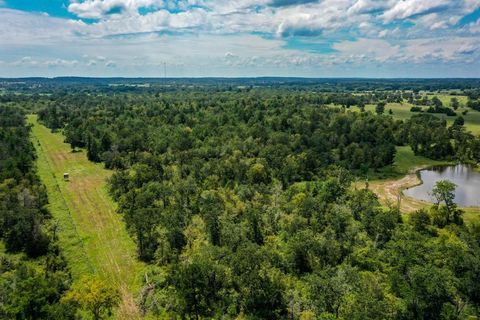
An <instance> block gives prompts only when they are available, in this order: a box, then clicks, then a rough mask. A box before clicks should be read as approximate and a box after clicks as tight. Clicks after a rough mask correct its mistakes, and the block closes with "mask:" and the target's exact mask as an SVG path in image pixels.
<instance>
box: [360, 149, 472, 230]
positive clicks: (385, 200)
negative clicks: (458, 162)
mask: <svg viewBox="0 0 480 320" xmlns="http://www.w3.org/2000/svg"><path fill="white" fill-rule="evenodd" d="M448 164H452V163H451V162H446V161H436V160H431V159H428V158H425V157H420V156H416V155H415V154H414V153H413V151H412V150H411V148H410V147H408V146H405V147H397V154H396V155H395V162H394V164H393V165H392V166H390V167H388V168H385V169H383V170H382V171H381V172H380V173H377V178H378V177H389V176H390V177H392V178H390V179H377V180H373V181H370V182H369V188H370V189H371V190H372V191H373V192H375V193H376V194H377V195H378V197H379V198H380V201H381V202H382V204H383V205H385V206H388V205H396V204H397V203H398V200H399V197H400V209H401V211H402V212H403V213H410V212H412V211H415V210H418V209H422V208H428V207H430V206H431V203H428V202H425V201H419V200H415V199H413V198H410V197H406V196H404V195H403V194H402V190H404V189H406V188H410V187H413V186H415V185H417V184H419V183H421V181H420V179H419V178H418V176H417V174H416V171H417V170H419V169H420V168H425V167H431V166H435V165H448ZM395 177H396V178H395ZM358 187H362V185H359V186H358ZM463 209H464V210H465V215H464V220H465V222H466V223H475V222H478V223H480V208H463Z"/></svg>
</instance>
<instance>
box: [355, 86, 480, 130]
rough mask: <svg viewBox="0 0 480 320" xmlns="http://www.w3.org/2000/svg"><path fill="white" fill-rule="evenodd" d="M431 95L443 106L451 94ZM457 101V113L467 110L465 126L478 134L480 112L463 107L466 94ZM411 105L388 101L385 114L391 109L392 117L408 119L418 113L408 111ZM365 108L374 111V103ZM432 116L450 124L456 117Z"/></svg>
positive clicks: (435, 114)
mask: <svg viewBox="0 0 480 320" xmlns="http://www.w3.org/2000/svg"><path fill="white" fill-rule="evenodd" d="M433 96H436V97H438V98H439V99H440V100H441V101H442V102H443V104H444V106H447V107H450V99H451V98H452V97H453V96H450V95H445V94H443V95H442V94H438V95H434V94H428V97H429V99H431V98H432V97H433ZM455 97H456V98H457V99H458V101H459V102H460V108H458V110H457V111H455V112H456V113H457V115H462V112H463V111H465V110H467V111H468V113H467V114H466V115H464V116H463V118H464V119H465V128H466V129H467V130H469V131H471V132H472V133H473V134H475V135H480V112H479V111H475V110H472V109H467V108H466V107H465V104H466V103H467V97H466V96H455ZM412 106H413V105H412V104H410V103H408V102H406V101H405V102H403V103H388V104H387V105H386V106H385V114H388V111H389V110H390V109H391V110H392V112H393V115H392V116H393V117H394V118H395V119H399V120H407V119H410V117H411V116H412V115H415V114H418V113H415V112H410V108H411V107H412ZM423 109H424V110H426V109H427V108H426V107H423ZM350 110H352V111H355V112H358V111H359V109H358V108H357V107H356V106H353V107H351V108H350ZM365 110H367V111H371V112H375V105H373V104H368V105H366V106H365ZM432 114H433V115H434V116H436V117H439V118H445V119H446V120H447V123H448V124H449V125H451V124H452V123H453V121H454V120H455V118H456V117H448V116H447V115H445V114H438V113H432Z"/></svg>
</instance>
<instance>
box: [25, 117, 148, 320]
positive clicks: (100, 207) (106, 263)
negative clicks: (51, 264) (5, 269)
mask: <svg viewBox="0 0 480 320" xmlns="http://www.w3.org/2000/svg"><path fill="white" fill-rule="evenodd" d="M28 122H29V123H30V124H31V125H32V142H33V144H34V146H35V149H36V152H37V167H38V174H39V176H40V178H41V180H42V182H43V183H44V184H45V186H46V188H47V191H48V196H49V210H50V212H51V213H52V215H53V217H54V219H55V221H56V223H57V234H58V237H59V242H60V245H61V246H62V249H63V251H64V254H65V256H66V258H67V261H68V263H69V267H70V268H71V271H72V275H73V277H74V278H75V279H79V278H80V277H81V276H82V275H85V274H95V275H98V276H99V277H101V278H102V279H104V280H106V281H108V282H109V283H111V284H112V285H114V286H116V287H117V288H118V289H119V290H120V292H121V295H122V301H121V303H120V306H119V307H118V310H116V313H115V318H116V319H140V313H139V311H138V308H137V306H136V303H135V298H134V297H135V296H136V294H137V292H138V291H139V289H140V283H139V275H141V271H142V269H143V267H144V266H143V264H141V263H140V262H138V261H137V260H136V258H135V256H136V255H135V244H134V242H133V240H132V239H131V238H130V237H129V235H128V233H127V231H126V229H125V225H124V222H123V221H122V218H121V216H120V215H118V214H116V213H115V209H116V205H115V202H114V201H113V200H112V199H111V198H110V197H109V195H108V193H107V189H106V179H107V178H108V177H110V175H111V171H109V170H106V169H104V168H103V166H102V165H101V164H95V163H92V162H90V161H88V159H87V157H86V155H85V153H84V152H82V151H81V152H72V150H71V148H70V146H69V145H68V144H66V143H64V142H63V139H64V137H63V135H62V134H60V133H52V132H51V131H50V130H49V129H48V128H46V127H45V126H43V125H41V124H40V123H38V121H37V116H35V115H29V116H28ZM64 172H68V173H69V174H70V181H64V180H63V173H64Z"/></svg>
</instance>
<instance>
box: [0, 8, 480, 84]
mask: <svg viewBox="0 0 480 320" xmlns="http://www.w3.org/2000/svg"><path fill="white" fill-rule="evenodd" d="M0 1H1V0H0ZM294 2H295V1H294ZM269 3H271V0H260V1H254V0H239V1H229V0H181V1H173V0H164V1H161V0H103V1H101V0H87V1H73V2H72V3H71V4H70V6H69V10H70V11H71V12H73V13H74V14H77V15H78V16H79V17H95V18H96V19H98V20H96V22H95V23H89V24H87V23H85V22H83V21H81V20H73V19H70V20H68V19H59V18H55V17H51V16H45V15H41V14H33V13H26V12H22V11H17V10H11V9H5V8H0V47H1V48H2V50H1V51H0V59H1V60H3V61H4V63H3V64H2V65H1V66H0V76H1V75H2V74H3V75H4V74H9V72H11V71H12V70H13V71H15V70H26V71H28V70H41V68H45V67H47V68H49V70H50V69H51V70H55V72H58V73H60V72H64V73H66V74H72V73H82V74H83V73H85V74H87V75H88V74H90V75H94V74H97V73H98V74H99V75H104V74H105V75H108V74H114V72H120V73H121V74H124V75H125V74H127V75H133V74H136V75H142V74H145V75H151V76H155V75H162V74H163V63H164V62H167V65H168V69H169V71H168V73H169V74H172V75H173V74H175V75H193V74H199V75H207V74H208V75H222V72H226V71H225V70H234V71H229V72H231V73H234V74H236V75H241V74H244V73H246V72H249V70H250V71H251V72H255V70H256V72H257V73H258V72H260V71H259V70H265V71H264V72H265V74H269V73H268V72H269V71H270V72H272V73H274V74H279V73H281V72H286V73H288V72H290V73H294V72H297V70H301V71H302V72H303V73H302V74H305V75H306V74H308V75H311V74H313V73H315V72H317V71H318V70H324V69H325V68H337V69H336V70H340V69H341V68H347V67H348V68H350V69H354V68H367V66H372V65H374V64H380V65H390V64H391V65H398V66H400V65H402V66H403V65H405V64H408V63H415V64H421V63H429V62H431V61H439V62H443V63H459V64H461V63H475V58H477V61H478V59H480V57H479V44H478V42H479V40H477V38H478V33H480V20H479V21H476V22H474V23H470V24H468V25H466V26H464V27H458V26H457V25H456V24H457V23H458V21H460V19H461V18H462V17H463V16H465V15H466V14H468V13H471V12H473V10H475V8H478V7H480V1H478V0H476V1H472V0H432V1H418V0H405V1H397V0H322V1H318V2H309V1H307V3H303V4H297V5H288V6H277V7H271V6H268V5H267V4H269ZM454 4H456V5H455V6H454ZM256 5H263V7H256ZM192 6H193V7H192ZM116 8H117V9H116ZM118 8H121V10H120V9H118ZM139 8H155V10H151V12H148V13H144V14H140V13H139ZM443 8H448V9H449V10H443ZM112 10H113V11H112ZM169 10H170V11H169ZM469 10H470V11H469ZM112 12H116V13H113V14H112ZM404 21H408V22H409V23H408V26H405V25H402V24H401V23H398V22H404ZM258 34H262V36H260V35H258ZM426 35H428V38H427V37H426ZM298 36H302V37H300V38H298V39H301V42H302V43H305V44H306V46H305V48H306V49H305V48H303V49H300V47H299V49H297V50H295V49H292V47H293V48H294V47H295V46H290V45H289V40H291V39H295V37H298ZM345 39H348V41H346V40H345ZM353 39H356V40H353ZM328 45H332V48H333V49H334V50H337V52H335V53H329V54H326V53H323V54H318V53H315V52H322V50H321V49H319V50H318V51H315V46H320V47H321V46H328ZM309 46H311V47H313V48H314V49H312V50H310V47H309ZM287 47H288V48H287ZM326 52H328V50H326ZM471 61H473V62H471ZM477 65H478V63H477ZM9 68H11V69H9ZM255 68H256V69H255ZM292 70H293V71H292ZM315 70H317V71H315ZM331 70H334V69H331ZM473 70H474V68H470V67H468V70H467V71H469V72H473ZM18 72H20V71H18ZM52 72H53V71H52ZM257 75H258V74H257Z"/></svg>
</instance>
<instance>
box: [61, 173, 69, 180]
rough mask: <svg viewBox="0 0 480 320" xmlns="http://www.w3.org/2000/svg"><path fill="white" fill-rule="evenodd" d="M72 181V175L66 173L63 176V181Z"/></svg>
mask: <svg viewBox="0 0 480 320" xmlns="http://www.w3.org/2000/svg"><path fill="white" fill-rule="evenodd" d="M69 179H70V174H69V173H68V172H65V173H64V174H63V180H65V181H68V180H69Z"/></svg>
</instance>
